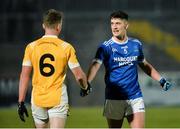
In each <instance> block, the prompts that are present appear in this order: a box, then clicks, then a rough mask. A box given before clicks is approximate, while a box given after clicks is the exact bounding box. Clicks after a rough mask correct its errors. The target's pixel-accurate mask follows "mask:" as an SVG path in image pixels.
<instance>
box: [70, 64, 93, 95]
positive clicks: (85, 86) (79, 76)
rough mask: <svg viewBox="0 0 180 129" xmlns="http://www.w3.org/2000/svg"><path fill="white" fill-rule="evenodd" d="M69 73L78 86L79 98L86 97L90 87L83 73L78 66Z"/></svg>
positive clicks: (90, 89)
mask: <svg viewBox="0 0 180 129" xmlns="http://www.w3.org/2000/svg"><path fill="white" fill-rule="evenodd" d="M71 71H72V73H73V74H74V76H75V78H76V81H77V82H78V83H79V84H80V87H81V90H80V96H82V97H84V96H87V95H88V94H89V93H90V92H91V91H92V88H91V85H90V84H89V83H88V82H87V78H86V75H85V73H84V72H83V70H82V69H81V67H80V66H79V67H75V68H73V69H71Z"/></svg>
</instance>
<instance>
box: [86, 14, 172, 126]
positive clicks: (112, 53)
mask: <svg viewBox="0 0 180 129" xmlns="http://www.w3.org/2000/svg"><path fill="white" fill-rule="evenodd" d="M110 21H111V30H112V38H111V39H109V40H108V41H105V42H103V43H102V44H101V45H100V46H99V47H98V49H97V52H96V55H95V59H94V61H93V63H92V64H91V66H90V68H89V71H88V75H87V77H88V81H89V82H91V81H92V80H93V79H94V77H95V75H96V73H97V71H98V70H99V68H100V66H101V64H102V63H103V64H104V66H105V84H106V89H105V99H106V100H105V104H104V112H103V115H104V116H105V117H106V118H107V122H108V126H109V128H121V126H122V123H123V119H124V118H125V117H126V118H127V120H128V123H129V125H130V127H131V128H144V125H145V106H144V101H143V98H142V92H141V89H140V86H139V83H138V69H137V66H140V68H142V70H143V71H144V72H145V73H146V74H147V75H149V76H150V77H152V78H153V79H154V80H157V81H159V83H160V85H161V86H162V89H163V90H165V91H167V90H168V89H169V88H170V87H171V86H172V84H171V83H170V82H168V81H167V80H166V79H165V78H163V77H162V76H161V75H160V73H159V72H158V71H157V70H156V69H155V68H154V67H153V66H152V65H151V64H150V63H149V62H147V60H146V59H145V57H144V54H143V50H142V44H141V42H140V41H139V40H137V39H133V38H130V37H128V36H127V28H128V15H127V14H126V13H125V12H122V11H117V12H114V13H112V14H111V15H110Z"/></svg>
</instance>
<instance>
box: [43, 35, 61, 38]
mask: <svg viewBox="0 0 180 129" xmlns="http://www.w3.org/2000/svg"><path fill="white" fill-rule="evenodd" d="M44 37H48V38H58V37H57V36H56V35H44V36H43V38H44Z"/></svg>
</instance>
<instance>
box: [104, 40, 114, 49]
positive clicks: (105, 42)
mask: <svg viewBox="0 0 180 129" xmlns="http://www.w3.org/2000/svg"><path fill="white" fill-rule="evenodd" d="M111 44H113V40H112V39H109V40H105V41H104V42H102V43H101V46H102V47H108V46H110V45H111Z"/></svg>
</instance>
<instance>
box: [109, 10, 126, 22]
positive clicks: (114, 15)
mask: <svg viewBox="0 0 180 129" xmlns="http://www.w3.org/2000/svg"><path fill="white" fill-rule="evenodd" d="M112 18H120V19H125V20H128V14H127V13H125V12H123V11H120V10H119V11H116V12H113V13H112V14H111V15H110V19H112Z"/></svg>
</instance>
